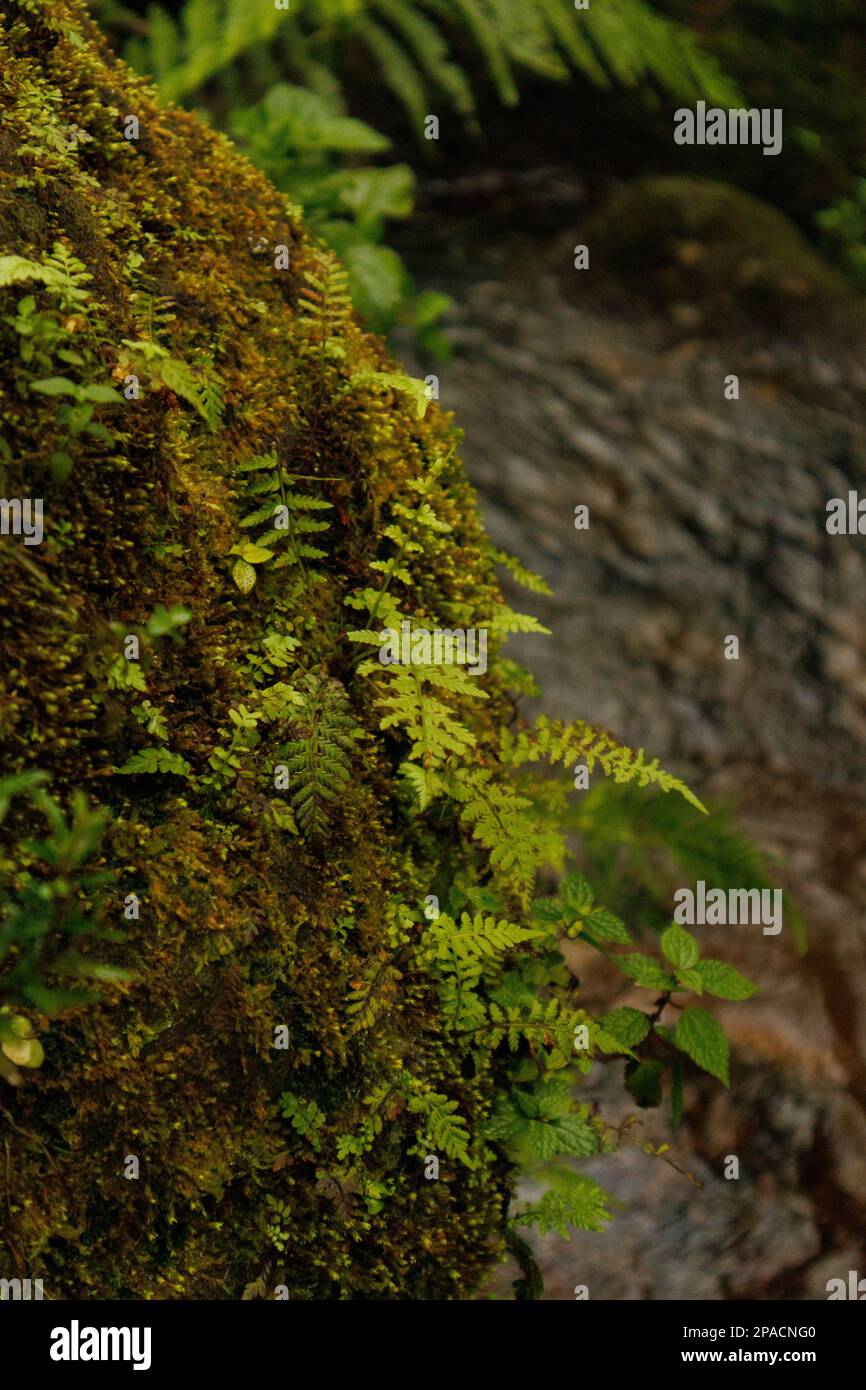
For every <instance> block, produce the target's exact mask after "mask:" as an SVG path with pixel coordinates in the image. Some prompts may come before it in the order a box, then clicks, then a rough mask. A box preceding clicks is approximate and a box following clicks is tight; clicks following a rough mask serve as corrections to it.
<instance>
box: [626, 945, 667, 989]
mask: <svg viewBox="0 0 866 1390" xmlns="http://www.w3.org/2000/svg"><path fill="white" fill-rule="evenodd" d="M611 960H612V961H613V962H614V964H615V965H617V966H619V969H620V970H621V971H622V973H623V974H624V975H627V976H628V978H629V979H630V980H634V982H635V984H636V985H641V986H642V987H643V988H644V989H661V990H669V989H674V988H675V987H676V983H677V982H676V980H675V979H674V977H673V975H669V974H668V973H667V971H666V970H664V969H663V968H662V966H661V965H660V963H659V962H658V961H657V960H656V959H655V957H654V956H644V955H641V954H640V952H638V951H633V952H631V953H630V954H629V955H627V956H611Z"/></svg>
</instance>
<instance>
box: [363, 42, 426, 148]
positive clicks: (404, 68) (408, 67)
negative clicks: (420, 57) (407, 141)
mask: <svg viewBox="0 0 866 1390" xmlns="http://www.w3.org/2000/svg"><path fill="white" fill-rule="evenodd" d="M354 29H355V32H356V33H357V35H358V37H359V38H360V39H362V40H363V42H364V43H365V44H366V45H367V47H368V48H369V49H370V52H371V53H372V54H373V56H374V57H375V59H376V61H377V62H378V64H379V67H380V69H381V72H382V81H383V82H384V83H385V86H386V87H389V88H390V90H391V91H392V92H393V93H394V95H395V97H396V98H397V99H398V101H400V102H401V103H402V105H403V106H404V107H405V109H406V114H407V115H408V117H409V120H410V122H411V124H412V128H413V130H415V131H417V132H420V131H422V130H423V129H424V118H425V117H426V115H427V109H428V108H427V94H426V92H425V90H424V83H423V81H422V79H421V74H420V73H419V71H418V68H417V66H416V65H415V63H414V62H413V61H412V58H411V57H410V56H409V54H408V53H407V52H406V49H405V48H404V47H403V46H402V44H399V43H398V42H397V40H396V39H394V38H392V36H391V35H390V34H389V33H388V31H387V29H383V28H382V25H381V24H378V23H377V22H376V20H375V19H370V18H369V16H367V15H362V16H360V17H359V18H357V19H356V20H355V22H354Z"/></svg>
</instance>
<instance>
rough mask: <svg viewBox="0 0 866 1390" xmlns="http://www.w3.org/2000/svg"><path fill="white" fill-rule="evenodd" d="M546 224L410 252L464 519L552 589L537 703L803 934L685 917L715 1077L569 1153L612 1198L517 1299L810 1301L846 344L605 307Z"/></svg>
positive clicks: (591, 975)
mask: <svg viewBox="0 0 866 1390" xmlns="http://www.w3.org/2000/svg"><path fill="white" fill-rule="evenodd" d="M551 187H552V188H553V189H554V193H555V194H556V196H559V197H561V194H562V179H561V176H557V178H556V179H552V180H551ZM572 191H573V192H574V189H573V190H572ZM486 196H488V197H489V190H488V193H487V195H486ZM520 196H521V195H520V191H519V190H518V193H517V195H516V197H517V200H518V201H519V199H520ZM528 196H529V198H530V201H531V200H532V199H533V198H536V197H538V198H543V196H544V195H543V189H541V190H539V187H538V179H537V178H536V179H535V180H534V181H533V182H532V186H531V192H530V195H528ZM575 196H576V194H575ZM564 201H565V205H566V212H565V213H563V215H562V216H561V217H560V225H568V206H567V198H566V199H565V200H564ZM500 202H502V199H500ZM505 203H506V210H507V199H506V200H505ZM470 211H471V209H470ZM571 214H572V215H573V217H574V225H575V230H574V231H567V232H566V231H564V232H561V233H560V234H555V235H552V234H550V233H549V232H548V233H547V234H546V235H545V236H533V235H532V234H531V233H528V232H527V233H522V234H519V235H516V236H515V235H503V234H501V233H500V232H499V231H498V230H497V229H496V228H495V227H494V228H493V229H491V228H490V227H482V226H481V225H479V224H478V223H477V222H472V221H468V222H467V221H465V220H464V221H463V222H462V223H461V222H460V221H459V220H458V221H457V223H456V224H455V221H454V217H453V213H452V220H451V222H450V223H449V221H448V213H447V211H446V213H445V215H444V218H443V219H442V220H440V221H439V223H438V227H439V232H440V237H439V239H438V240H437V238H436V225H437V224H436V223H435V222H434V219H433V218H431V219H430V224H429V232H430V235H429V236H428V237H427V239H426V242H425V249H424V255H423V258H422V257H416V264H417V270H418V273H419V275H423V276H424V277H425V278H426V279H427V281H428V282H431V281H432V282H433V283H435V285H436V287H437V288H443V289H445V290H447V291H449V292H450V293H452V294H453V295H454V298H455V302H456V303H455V312H454V329H453V339H454V342H455V348H456V351H455V356H454V359H453V361H452V362H451V363H450V364H448V365H447V366H445V367H443V368H440V369H439V371H440V379H441V395H442V400H443V403H444V404H445V405H446V406H447V407H453V408H454V409H455V411H456V412H457V415H458V419H459V420H460V422H461V424H462V426H463V427H464V428H465V430H466V434H467V439H466V444H465V457H466V460H467V466H468V469H469V472H470V476H471V477H472V479H473V481H474V482H475V484H476V486H477V487H478V489H479V491H480V494H481V498H482V502H483V509H484V513H485V516H486V520H487V523H488V526H489V528H490V530H491V532H492V534H493V537H494V540H495V541H496V542H497V543H498V544H500V545H502V546H505V547H507V548H508V549H510V550H512V551H513V552H515V553H517V554H518V555H519V556H520V557H521V559H522V560H523V561H524V562H525V563H526V564H528V565H530V566H531V567H532V568H534V569H536V570H538V571H540V572H541V573H542V574H544V576H545V577H546V578H547V579H548V580H549V582H550V583H551V585H552V586H553V587H554V590H555V594H554V596H553V597H552V598H550V599H538V600H535V601H534V602H533V604H532V605H531V606H532V610H533V611H535V612H537V613H538V615H539V616H540V617H541V618H542V620H543V621H544V622H546V623H547V625H548V626H549V627H551V628H552V630H553V633H554V640H552V641H545V640H541V639H537V638H535V639H533V638H531V637H527V638H522V639H515V641H514V646H513V654H514V655H515V657H516V658H517V659H518V660H523V659H525V660H526V662H527V663H528V664H531V665H532V667H533V669H534V671H535V672H536V673H537V675H538V677H539V680H540V683H541V685H542V688H543V690H544V698H543V702H542V703H543V708H544V709H545V710H546V711H547V712H549V713H550V714H551V715H554V716H555V717H561V718H571V717H578V716H582V717H586V718H593V719H595V720H597V721H598V722H600V723H602V724H604V725H606V726H608V727H610V728H611V729H612V730H614V731H615V732H616V733H617V734H618V735H619V736H621V737H622V738H623V739H624V740H625V741H627V742H629V743H631V744H632V745H633V746H644V747H646V748H648V749H650V750H652V753H653V754H654V755H658V756H659V758H660V759H661V761H662V763H663V765H665V766H667V767H670V768H671V769H672V770H675V771H676V772H678V773H680V774H683V775H686V776H687V777H688V779H689V780H690V781H691V784H692V785H693V786H694V787H695V789H696V790H697V791H698V792H699V794H700V795H701V796H702V797H704V799H705V800H708V801H710V802H716V803H718V802H719V801H721V800H724V799H725V798H727V797H729V796H731V795H732V794H733V795H734V796H735V798H736V801H737V803H738V806H739V813H738V823H739V825H740V826H741V828H743V829H744V830H746V831H748V832H749V833H750V834H751V835H752V836H753V837H754V838H755V840H756V841H757V842H758V843H759V844H760V845H761V846H762V847H763V848H765V849H766V850H768V851H771V852H774V853H776V854H777V855H778V856H779V860H780V863H781V865H782V868H781V870H780V873H781V881H782V882H783V883H784V885H785V886H786V887H787V888H789V889H790V890H791V891H792V892H793V894H794V897H795V899H796V901H797V903H798V905H799V907H800V909H801V911H802V912H803V915H804V917H805V919H806V923H807V927H808V933H809V950H808V952H807V954H806V955H805V956H801V955H799V954H798V952H797V950H796V947H795V943H794V941H793V940H792V937H791V934H790V932H789V931H787V930H783V932H782V934H781V935H780V936H778V937H764V936H763V935H762V934H761V933H760V929H756V928H755V927H750V926H744V927H739V928H737V927H722V928H715V929H713V928H704V929H703V930H702V932H701V935H702V939H703V941H704V944H705V951H706V953H707V954H724V956H725V958H726V959H728V960H730V961H731V962H732V963H733V964H735V965H737V966H739V967H740V968H741V969H743V970H745V971H746V973H748V974H749V975H750V976H751V977H752V978H754V979H755V980H756V981H757V982H758V983H760V985H761V986H762V993H761V995H760V996H758V998H757V999H755V1000H753V1001H750V1002H748V1003H747V1004H724V1003H719V1004H718V1005H717V1006H714V1007H715V1011H716V1012H717V1015H718V1016H719V1017H720V1018H721V1020H722V1022H723V1023H724V1025H725V1027H726V1029H727V1030H728V1032H729V1033H730V1035H731V1037H732V1045H733V1067H732V1084H731V1090H730V1092H722V1091H721V1090H720V1088H719V1087H718V1086H716V1085H715V1084H713V1083H707V1084H704V1083H703V1082H702V1081H700V1080H698V1079H697V1074H696V1073H693V1076H692V1081H691V1083H690V1085H689V1086H688V1087H687V1094H686V1116H687V1118H686V1121H685V1123H684V1125H683V1126H682V1128H681V1130H680V1131H679V1133H678V1135H677V1136H676V1139H675V1142H674V1145H673V1149H672V1151H671V1153H670V1154H669V1155H668V1156H667V1159H654V1158H650V1157H648V1156H647V1155H645V1154H644V1153H643V1152H642V1151H641V1148H640V1145H641V1144H643V1143H644V1142H646V1141H647V1140H653V1141H654V1142H656V1143H658V1142H661V1141H663V1140H665V1139H666V1138H669V1137H670V1136H669V1132H668V1128H667V1116H666V1115H664V1114H658V1113H657V1112H647V1111H645V1112H639V1113H640V1119H641V1124H640V1126H639V1127H636V1128H635V1129H634V1130H633V1131H630V1132H629V1137H631V1136H632V1135H633V1136H634V1139H635V1142H634V1143H633V1144H632V1143H627V1144H626V1145H625V1146H624V1147H623V1150H622V1152H621V1153H620V1154H619V1155H617V1156H616V1157H615V1158H614V1159H612V1160H610V1159H607V1160H602V1161H600V1162H599V1163H597V1164H596V1165H595V1166H594V1167H593V1166H592V1165H589V1167H588V1171H591V1172H592V1173H593V1176H595V1177H597V1178H598V1179H599V1180H600V1181H601V1182H602V1183H603V1184H606V1185H607V1187H608V1188H609V1190H610V1191H611V1192H612V1193H613V1194H614V1196H615V1197H616V1198H617V1199H618V1200H619V1201H621V1202H622V1203H623V1204H624V1205H623V1207H622V1208H621V1209H620V1210H619V1212H618V1215H617V1219H616V1220H615V1222H614V1223H613V1224H612V1226H611V1227H610V1229H609V1230H608V1231H607V1232H605V1234H604V1235H596V1234H590V1233H576V1235H575V1237H574V1239H573V1241H572V1242H571V1244H567V1243H565V1242H563V1241H561V1240H559V1239H557V1238H555V1237H547V1238H546V1239H544V1240H541V1241H537V1242H536V1245H537V1250H538V1258H539V1261H540V1263H541V1265H542V1268H543V1270H544V1274H545V1285H546V1288H545V1295H544V1296H545V1297H546V1298H553V1299H559V1298H569V1299H570V1298H573V1297H574V1287H575V1285H577V1284H581V1283H584V1284H587V1285H588V1286H589V1290H590V1296H591V1297H592V1298H618V1299H634V1298H655V1299H668V1298H691V1299H697V1298H759V1299H760V1298H779V1297H781V1298H791V1299H815V1298H824V1297H826V1292H825V1284H826V1280H827V1279H829V1278H831V1277H835V1276H842V1277H846V1275H847V1271H848V1270H849V1269H857V1268H859V1269H860V1271H861V1273H862V1272H863V1271H864V1263H863V1262H864V1258H866V1239H864V1237H866V1160H864V1154H866V924H864V917H866V914H864V905H866V854H864V848H866V796H864V789H866V777H864V771H866V756H864V734H866V625H864V595H866V539H864V538H862V537H858V536H829V535H828V534H827V531H826V527H825V517H826V503H827V501H828V499H829V498H831V497H836V496H841V497H846V496H847V493H848V490H849V489H859V491H860V493H861V495H862V494H863V493H864V492H866V444H864V431H863V424H864V408H863V407H864V390H866V353H864V350H863V337H862V332H861V335H860V336H859V338H857V337H856V336H854V337H852V333H851V328H850V323H849V324H847V325H846V324H843V323H842V322H841V321H840V319H839V317H838V315H834V316H833V317H832V319H831V318H830V317H828V321H827V322H826V323H825V324H821V323H820V322H818V321H817V320H819V319H820V312H818V313H816V314H815V315H814V317H815V319H816V322H813V324H812V325H811V326H809V327H808V328H804V329H803V331H802V332H800V333H798V334H797V335H796V336H794V335H793V334H792V333H790V332H789V333H787V334H785V335H780V334H779V333H778V332H772V331H769V330H767V329H765V328H763V327H762V324H761V323H760V322H757V321H755V322H752V324H751V326H750V327H749V326H746V327H744V326H743V324H742V323H740V324H739V325H738V328H737V331H736V332H726V329H725V325H724V324H716V325H714V326H711V324H710V322H709V321H708V320H707V317H706V313H705V309H704V307H703V306H702V305H701V303H700V302H699V301H696V302H689V300H688V298H685V299H678V300H674V301H673V302H670V303H668V304H667V305H666V306H664V307H660V306H659V305H658V304H656V305H654V306H653V307H652V308H650V307H646V306H645V307H644V308H641V307H640V306H639V304H637V303H634V304H632V305H631V306H629V304H628V303H627V300H626V297H625V295H624V294H621V295H620V296H619V297H618V298H617V296H616V295H614V296H613V297H611V295H610V293H609V291H610V285H609V283H607V282H605V280H604V277H603V276H602V275H599V276H597V277H595V278H594V277H593V274H592V273H586V272H577V271H574V270H572V269H571V265H572V254H571V251H572V247H573V246H574V244H575V243H577V242H580V241H581V240H583V239H584V238H583V237H582V235H581V234H580V231H579V230H577V228H578V224H579V221H580V219H579V216H578V213H577V211H576V210H575V208H574V207H572V208H571ZM530 220H531V219H530ZM685 259H686V260H687V261H688V259H689V257H686V258H685ZM692 259H697V260H700V256H699V255H698V256H696V257H695V256H694V255H693V256H692ZM711 327H712V331H711ZM416 365H417V368H418V369H419V370H420V371H422V373H426V372H428V371H430V370H435V368H434V367H431V365H430V364H429V363H422V362H418V363H417V364H416ZM731 373H735V374H736V375H737V376H738V377H739V386H740V398H739V400H735V401H730V400H726V399H725V392H724V386H725V377H726V376H728V375H729V374H731ZM581 503H582V504H586V505H587V506H588V507H589V509H590V524H589V528H588V530H582V531H578V530H576V529H575V527H574V508H575V506H577V505H578V504H581ZM533 597H534V596H533ZM523 603H524V606H529V605H528V604H527V603H526V596H525V595H524V596H523ZM729 635H734V636H737V637H738V639H739V651H740V655H739V660H736V661H732V660H725V658H724V654H723V653H724V644H725V638H726V637H727V636H729ZM711 948H712V949H711ZM571 964H572V966H573V968H574V969H575V970H576V973H578V974H579V976H580V979H581V986H582V999H583V1000H584V1001H585V1002H587V1004H588V1006H589V1007H594V1006H598V1005H601V1006H604V1007H612V1006H614V1005H617V1004H622V1003H628V1002H637V1000H636V999H634V998H633V997H632V993H631V990H630V986H629V985H628V982H626V981H623V979H622V977H621V976H619V975H618V973H617V972H614V971H612V970H610V969H609V967H608V966H607V965H606V963H605V962H604V961H602V960H601V958H600V957H598V956H596V955H595V954H594V953H593V952H591V951H590V950H588V949H587V950H585V951H579V950H575V951H574V952H573V953H572V956H571ZM618 1071H619V1068H615V1069H608V1070H606V1071H601V1069H596V1071H595V1072H593V1073H592V1074H591V1076H590V1079H589V1085H588V1087H587V1098H593V1099H595V1098H597V1099H599V1100H600V1101H601V1102H602V1104H603V1109H604V1113H605V1115H606V1116H609V1117H610V1118H611V1119H615V1118H617V1116H618V1117H619V1118H620V1119H625V1118H627V1116H628V1115H629V1114H630V1113H632V1110H631V1107H630V1104H629V1103H627V1102H628V1097H626V1096H624V1094H623V1093H622V1090H621V1078H620V1076H619V1075H618ZM599 1073H601V1074H599ZM729 1154H734V1155H736V1156H738V1158H739V1161H740V1178H739V1180H738V1181H729V1180H726V1179H725V1177H724V1170H725V1159H726V1156H727V1155H729ZM668 1159H670V1160H671V1161H672V1162H668ZM673 1165H676V1166H673ZM679 1170H684V1171H679ZM686 1171H688V1172H691V1173H692V1174H693V1175H694V1179H695V1180H696V1181H693V1180H690V1179H689V1178H688V1177H687V1176H685V1172H686ZM697 1182H699V1183H701V1184H702V1186H700V1187H699V1186H697V1185H696V1184H697ZM858 1262H859V1263H858ZM502 1286H503V1287H507V1278H506V1277H505V1276H503V1281H502Z"/></svg>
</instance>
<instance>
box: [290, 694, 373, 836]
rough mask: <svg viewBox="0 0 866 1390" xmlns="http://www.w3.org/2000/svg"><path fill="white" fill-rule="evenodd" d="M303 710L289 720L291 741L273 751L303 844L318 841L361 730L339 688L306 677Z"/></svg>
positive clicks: (344, 780) (343, 783)
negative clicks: (307, 840) (283, 767)
mask: <svg viewBox="0 0 866 1390" xmlns="http://www.w3.org/2000/svg"><path fill="white" fill-rule="evenodd" d="M300 693H301V694H302V696H303V700H304V704H303V710H302V712H301V713H300V714H297V715H292V716H290V718H291V720H292V723H293V725H294V734H295V737H294V738H291V739H289V740H288V741H287V742H286V743H284V744H283V745H282V746H281V747H280V748H279V749H278V750H277V756H278V759H279V761H280V762H284V763H285V764H286V766H287V768H288V772H289V790H290V795H291V802H292V809H293V810H294V813H295V816H296V818H297V821H298V825H299V826H300V828H301V831H302V832H303V834H304V835H306V836H307V837H308V838H319V837H321V836H322V835H323V834H324V832H325V830H326V828H327V824H328V815H329V810H328V808H329V806H330V805H331V803H332V802H334V801H335V800H336V799H337V798H338V797H339V795H340V793H341V792H342V790H343V788H344V787H345V786H346V785H347V783H348V781H349V779H350V777H351V756H352V753H353V751H354V749H355V746H356V741H357V740H358V739H359V738H361V737H362V733H361V730H360V729H359V728H358V726H357V725H356V724H355V722H354V720H353V719H352V717H351V715H350V713H349V703H348V699H347V697H346V693H345V691H344V690H343V688H342V686H341V685H340V684H339V682H337V681H334V680H329V679H328V678H327V677H324V676H317V675H307V676H306V677H305V679H304V681H303V682H302V690H301V692H300Z"/></svg>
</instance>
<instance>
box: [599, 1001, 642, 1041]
mask: <svg viewBox="0 0 866 1390" xmlns="http://www.w3.org/2000/svg"><path fill="white" fill-rule="evenodd" d="M599 1022H600V1023H601V1026H602V1028H603V1029H604V1031H605V1032H606V1033H610V1034H611V1035H612V1036H613V1037H614V1038H616V1039H617V1041H618V1042H621V1043H622V1044H623V1046H624V1047H636V1046H637V1044H638V1043H640V1042H643V1040H644V1038H645V1037H646V1035H647V1033H648V1032H649V1030H650V1021H649V1017H648V1016H647V1015H646V1014H644V1013H641V1011H640V1009H630V1008H629V1007H628V1006H624V1007H623V1008H621V1009H613V1010H611V1012H610V1013H609V1014H605V1015H604V1018H602V1019H600V1020H599Z"/></svg>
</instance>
